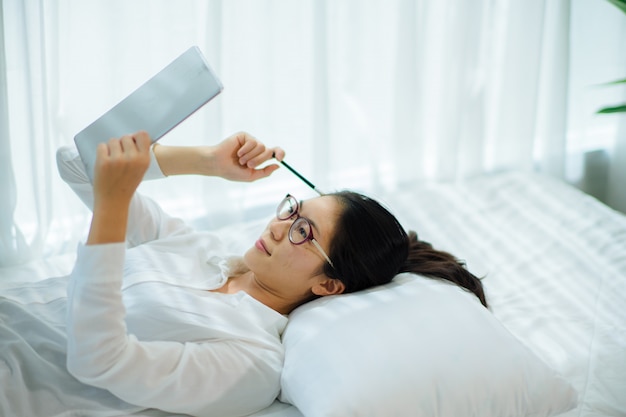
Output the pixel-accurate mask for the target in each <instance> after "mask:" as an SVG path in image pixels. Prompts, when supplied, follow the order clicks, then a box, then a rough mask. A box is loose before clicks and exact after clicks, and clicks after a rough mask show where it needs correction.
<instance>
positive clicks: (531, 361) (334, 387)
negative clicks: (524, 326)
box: [280, 274, 577, 417]
mask: <svg viewBox="0 0 626 417" xmlns="http://www.w3.org/2000/svg"><path fill="white" fill-rule="evenodd" d="M283 341H284V345H285V349H286V357H285V366H284V370H283V374H282V381H281V383H282V392H281V397H280V400H281V401H283V402H287V403H290V404H293V405H295V406H296V407H297V408H298V409H299V410H300V411H301V412H302V414H304V415H305V416H306V417H315V416H324V417H331V416H337V417H345V416H376V417H379V416H410V417H420V416H424V417H426V416H427V417H437V416H441V417H443V416H446V417H465V416H477V417H491V416H493V417H513V416H537V417H539V416H551V415H555V414H559V413H561V412H565V411H567V410H570V409H572V408H574V407H575V406H576V403H577V393H576V391H575V390H574V389H573V388H572V387H571V386H570V385H569V383H568V382H566V381H565V380H564V379H562V378H561V377H559V376H558V375H557V374H556V373H555V372H554V371H553V370H551V369H550V368H549V367H548V366H547V365H545V364H544V363H543V362H542V361H541V360H540V359H539V358H538V357H536V356H535V355H534V354H533V353H532V352H531V351H530V350H529V349H527V348H526V347H525V346H524V345H523V344H522V343H521V342H519V341H518V340H517V339H516V338H515V337H514V336H513V335H512V334H511V333H509V332H508V331H507V330H506V329H505V328H504V327H503V326H502V324H500V322H499V321H498V320H497V319H496V318H495V317H494V316H493V315H492V314H491V312H489V311H488V310H487V309H485V308H484V307H483V306H482V305H481V304H480V302H479V301H478V299H477V298H476V297H475V296H474V295H473V294H470V293H468V292H466V291H463V290H462V289H460V288H458V287H457V286H454V285H451V284H448V283H445V282H441V281H435V280H432V279H428V278H423V277H417V276H415V275H412V274H401V275H398V276H397V277H396V278H395V279H394V281H393V282H391V283H390V284H387V285H385V286H381V287H376V288H372V289H369V290H366V291H363V292H360V293H355V294H346V295H341V296H334V297H324V298H321V299H318V300H315V301H313V302H311V303H308V304H306V305H303V306H301V307H299V308H298V309H296V310H295V311H294V312H293V313H292V314H291V317H290V320H289V324H288V325H287V328H286V329H285V333H284V335H283Z"/></svg>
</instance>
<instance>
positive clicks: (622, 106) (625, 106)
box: [597, 103, 626, 114]
mask: <svg viewBox="0 0 626 417" xmlns="http://www.w3.org/2000/svg"><path fill="white" fill-rule="evenodd" d="M624 112H626V103H624V104H620V105H618V106H611V107H604V108H602V109H600V110H598V112H597V113H598V114H607V113H624Z"/></svg>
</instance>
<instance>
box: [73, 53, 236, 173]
mask: <svg viewBox="0 0 626 417" xmlns="http://www.w3.org/2000/svg"><path fill="white" fill-rule="evenodd" d="M223 88H224V87H223V85H222V83H221V81H220V80H219V79H218V78H217V76H216V75H215V73H214V72H213V70H212V69H211V67H210V66H209V64H208V63H207V61H206V59H205V58H204V56H203V55H202V52H201V51H200V49H199V48H198V47H197V46H193V47H191V48H189V49H188V50H187V51H185V52H184V53H183V54H182V55H180V56H179V57H178V58H176V59H175V60H174V61H172V62H171V63H170V64H169V65H168V66H166V67H165V68H163V69H162V70H161V71H160V72H159V73H157V74H156V75H155V76H154V77H152V78H150V79H149V80H148V81H146V82H145V83H144V84H143V85H141V86H140V87H139V88H137V89H136V90H135V91H133V92H132V93H131V94H130V95H129V96H128V97H126V98H125V99H124V100H122V101H120V102H119V103H118V104H117V105H115V106H114V107H113V108H112V109H111V110H109V111H107V112H106V113H105V114H103V115H102V116H101V117H100V118H98V119H97V120H96V121H94V122H93V123H91V124H90V125H89V126H87V127H86V128H85V129H83V130H82V131H80V132H79V133H78V134H77V135H76V136H75V137H74V142H75V143H76V147H77V148H78V152H79V153H80V156H81V158H82V160H83V163H84V164H85V168H86V169H87V175H89V178H90V180H91V181H92V182H93V172H94V165H95V162H96V148H97V146H98V144H99V143H101V142H107V141H108V140H109V139H111V138H117V137H121V136H124V135H126V134H129V133H134V132H137V131H139V130H145V131H146V132H148V134H149V135H150V137H151V138H152V141H153V142H156V141H157V140H159V139H160V138H161V137H163V135H165V134H166V133H167V132H169V131H170V130H172V129H173V128H174V127H176V126H177V125H178V124H179V123H181V122H182V121H183V120H185V119H186V118H187V117H189V116H190V115H191V114H193V113H194V112H195V111H196V110H198V109H199V108H200V107H202V106H203V105H204V104H206V103H208V102H209V101H210V100H211V99H213V98H214V97H215V96H217V95H218V94H219V93H220V92H221V91H222V90H223Z"/></svg>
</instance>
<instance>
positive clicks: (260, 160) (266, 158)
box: [246, 149, 274, 168]
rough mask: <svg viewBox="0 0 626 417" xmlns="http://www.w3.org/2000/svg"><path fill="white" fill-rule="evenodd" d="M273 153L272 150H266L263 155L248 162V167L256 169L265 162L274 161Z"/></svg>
mask: <svg viewBox="0 0 626 417" xmlns="http://www.w3.org/2000/svg"><path fill="white" fill-rule="evenodd" d="M273 153H274V152H273V151H272V150H271V149H265V150H264V151H263V152H262V153H260V154H259V155H257V156H255V157H253V158H251V159H250V160H249V161H248V162H247V164H246V165H247V166H248V167H249V168H256V167H258V166H259V165H261V164H262V163H263V162H265V161H269V160H270V159H272V155H273Z"/></svg>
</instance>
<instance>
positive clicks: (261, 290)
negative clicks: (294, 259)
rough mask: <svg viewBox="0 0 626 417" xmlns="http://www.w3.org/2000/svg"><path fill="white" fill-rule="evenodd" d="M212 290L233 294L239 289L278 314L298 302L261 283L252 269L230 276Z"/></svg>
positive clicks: (296, 304)
mask: <svg viewBox="0 0 626 417" xmlns="http://www.w3.org/2000/svg"><path fill="white" fill-rule="evenodd" d="M214 291H215V292H221V293H224V294H234V293H237V292H239V291H244V292H245V293H247V294H248V295H249V296H251V297H252V298H254V299H256V300H257V301H259V302H260V303H263V304H265V305H266V306H268V307H269V308H271V309H272V310H275V311H277V312H279V313H280V314H289V313H291V311H292V310H293V309H294V308H296V307H297V306H298V305H299V304H300V303H294V302H293V300H287V299H286V298H285V297H283V296H282V295H281V294H279V293H277V292H276V291H273V290H272V289H270V288H267V287H265V286H263V285H261V284H260V283H259V281H258V280H257V279H256V277H255V275H254V273H253V272H252V271H247V272H245V273H243V274H241V275H237V276H234V277H231V278H230V279H229V280H228V281H226V284H224V285H223V286H222V287H221V288H218V289H216V290H214Z"/></svg>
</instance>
